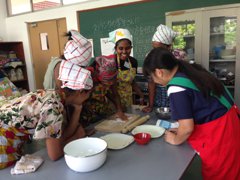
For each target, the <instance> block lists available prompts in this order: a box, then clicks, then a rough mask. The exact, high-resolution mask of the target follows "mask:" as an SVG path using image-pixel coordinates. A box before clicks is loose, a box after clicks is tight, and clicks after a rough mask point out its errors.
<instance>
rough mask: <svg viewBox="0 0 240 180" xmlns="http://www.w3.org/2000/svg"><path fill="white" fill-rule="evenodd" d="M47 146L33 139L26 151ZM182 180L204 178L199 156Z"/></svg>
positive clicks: (199, 179) (33, 150) (32, 151)
mask: <svg viewBox="0 0 240 180" xmlns="http://www.w3.org/2000/svg"><path fill="white" fill-rule="evenodd" d="M44 147H45V141H44V140H38V141H32V142H31V143H30V144H25V146H24V151H25V154H27V153H29V154H31V153H34V152H36V151H38V150H40V149H42V148H44ZM181 180H202V176H201V160H200V158H199V156H196V157H195V158H194V160H193V162H192V163H191V165H190V166H189V167H188V169H187V170H186V172H185V173H184V175H183V176H182V178H181Z"/></svg>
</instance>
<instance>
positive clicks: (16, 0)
mask: <svg viewBox="0 0 240 180" xmlns="http://www.w3.org/2000/svg"><path fill="white" fill-rule="evenodd" d="M7 5H8V7H9V8H8V9H9V14H11V15H15V14H21V13H26V12H31V11H32V8H31V2H30V0H8V1H7Z"/></svg>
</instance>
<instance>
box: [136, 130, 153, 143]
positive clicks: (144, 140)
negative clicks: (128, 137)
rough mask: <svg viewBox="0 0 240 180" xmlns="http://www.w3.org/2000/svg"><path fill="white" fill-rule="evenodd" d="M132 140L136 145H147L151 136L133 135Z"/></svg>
mask: <svg viewBox="0 0 240 180" xmlns="http://www.w3.org/2000/svg"><path fill="white" fill-rule="evenodd" d="M134 140H135V141H136V142H137V143H138V144H147V143H148V142H149V141H150V140H151V135H150V134H149V133H137V134H135V135H134Z"/></svg>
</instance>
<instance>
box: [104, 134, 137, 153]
mask: <svg viewBox="0 0 240 180" xmlns="http://www.w3.org/2000/svg"><path fill="white" fill-rule="evenodd" d="M100 138H101V139H103V140H105V141H106V142H107V147H108V149H115V150H117V149H123V148H125V147H127V146H128V145H130V144H131V143H132V142H133V141H134V138H133V136H131V135H126V134H121V133H111V134H107V135H105V136H101V137H100Z"/></svg>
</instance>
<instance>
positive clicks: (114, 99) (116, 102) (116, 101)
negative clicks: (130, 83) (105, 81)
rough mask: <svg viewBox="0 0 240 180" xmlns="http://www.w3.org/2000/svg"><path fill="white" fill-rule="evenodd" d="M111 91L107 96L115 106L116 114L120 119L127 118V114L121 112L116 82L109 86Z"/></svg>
mask: <svg viewBox="0 0 240 180" xmlns="http://www.w3.org/2000/svg"><path fill="white" fill-rule="evenodd" d="M110 90H111V93H107V97H108V98H109V99H110V100H111V101H112V102H113V104H114V105H115V107H116V110H117V112H116V114H117V115H118V116H119V118H121V119H122V120H127V116H126V115H125V114H124V113H123V109H122V106H121V101H120V96H119V94H118V92H117V87H116V84H114V85H112V86H111V88H110Z"/></svg>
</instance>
